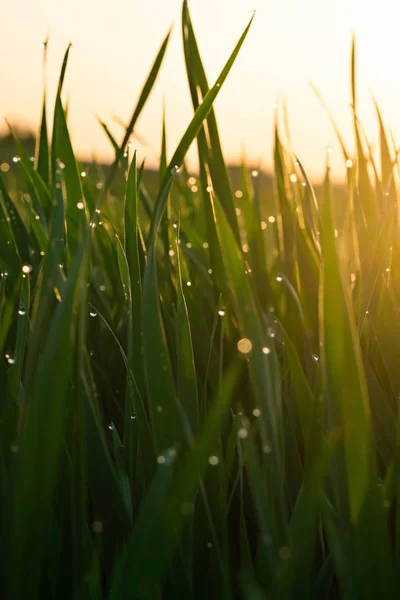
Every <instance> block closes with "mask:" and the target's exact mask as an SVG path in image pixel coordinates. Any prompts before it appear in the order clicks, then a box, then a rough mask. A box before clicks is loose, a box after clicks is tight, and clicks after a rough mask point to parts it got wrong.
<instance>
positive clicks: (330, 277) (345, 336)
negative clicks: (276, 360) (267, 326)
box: [320, 175, 374, 521]
mask: <svg viewBox="0 0 400 600" xmlns="http://www.w3.org/2000/svg"><path fill="white" fill-rule="evenodd" d="M331 203H332V198H331V188H330V182H329V176H328V175H327V176H326V180H325V187H324V207H323V218H322V223H323V230H322V233H323V243H322V249H323V261H322V272H321V284H320V335H321V344H322V367H323V375H324V395H325V402H326V415H327V427H328V430H331V429H337V430H338V432H340V435H341V436H342V448H343V461H344V464H343V465H342V468H343V469H345V470H344V473H346V479H345V480H343V476H341V477H340V480H336V481H335V483H334V486H335V488H336V493H337V494H338V496H337V497H336V502H337V505H338V510H339V511H340V513H342V514H343V512H342V511H343V510H344V511H345V512H346V510H347V509H348V510H349V517H350V518H351V520H352V521H356V520H357V517H358V514H359V512H360V510H361V508H362V506H363V503H364V502H365V500H366V496H367V493H368V487H369V485H370V481H371V475H372V473H374V464H373V459H372V443H371V442H372V438H371V420H370V407H369V401H368V394H367V389H366V383H365V376H364V373H363V369H362V362H361V354H360V347H359V341H358V339H357V334H356V328H355V321H354V315H353V308H352V306H351V303H350V299H349V297H348V289H346V287H345V285H344V283H343V281H342V277H341V273H340V265H339V261H338V257H337V251H336V247H335V238H334V232H333V230H334V226H333V222H332V214H331V211H332V208H331ZM343 503H344V504H343ZM344 514H345V513H344Z"/></svg>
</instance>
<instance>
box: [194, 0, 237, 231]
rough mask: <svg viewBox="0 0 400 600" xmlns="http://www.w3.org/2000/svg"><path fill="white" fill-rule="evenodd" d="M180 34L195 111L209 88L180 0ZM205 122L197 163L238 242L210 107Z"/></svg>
mask: <svg viewBox="0 0 400 600" xmlns="http://www.w3.org/2000/svg"><path fill="white" fill-rule="evenodd" d="M182 33H183V41H184V54H185V62H186V73H187V77H188V81H189V87H190V91H191V96H192V103H193V107H194V110H195V111H197V109H198V107H199V105H200V102H201V100H202V99H203V100H204V99H205V98H206V96H207V94H208V92H209V85H208V81H207V77H206V74H205V71H204V67H203V63H202V60H201V57H200V52H199V49H198V45H197V40H196V36H195V33H194V29H193V25H192V20H191V16H190V12H189V7H188V3H187V0H184V3H183V7H182ZM200 94H201V95H200ZM206 123H207V133H208V136H209V149H210V151H209V152H207V154H206V153H205V152H204V150H202V148H204V149H205V148H206V147H207V146H208V143H207V138H206V136H205V135H204V136H203V138H202V139H203V143H201V144H200V145H199V152H200V164H203V163H205V164H208V165H209V168H210V174H211V179H212V182H213V186H214V189H215V192H216V194H217V195H218V197H219V199H220V202H221V203H222V205H223V207H224V210H225V211H226V214H227V217H228V220H229V223H230V225H231V227H232V229H233V231H234V233H235V236H236V239H237V240H239V239H240V238H239V229H238V225H237V220H236V216H235V209H234V205H233V194H232V190H231V186H230V183H229V178H228V172H227V169H226V165H225V162H224V159H223V154H222V148H221V142H220V138H219V133H218V126H217V120H216V117H215V112H214V109H213V108H212V109H211V110H210V113H209V115H208V117H207V122H206Z"/></svg>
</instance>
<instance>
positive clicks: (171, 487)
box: [111, 364, 237, 600]
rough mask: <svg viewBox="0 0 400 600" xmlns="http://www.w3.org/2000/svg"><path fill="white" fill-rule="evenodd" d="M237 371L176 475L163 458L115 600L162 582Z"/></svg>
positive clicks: (126, 555) (115, 589) (127, 553)
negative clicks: (184, 508) (183, 507)
mask: <svg viewBox="0 0 400 600" xmlns="http://www.w3.org/2000/svg"><path fill="white" fill-rule="evenodd" d="M236 367H237V365H236V364H235V365H233V366H232V368H231V369H230V371H228V373H227V375H226V376H225V378H224V381H223V382H222V385H221V388H220V390H219V392H218V397H217V398H216V399H215V404H214V406H213V408H212V409H211V411H210V413H209V415H208V418H207V422H206V423H205V424H204V426H203V428H202V430H201V431H200V433H199V435H198V436H197V438H196V440H195V442H194V445H193V447H192V448H191V449H190V451H189V452H188V453H187V455H186V456H185V457H184V458H183V459H182V461H180V463H179V464H178V465H177V467H176V472H175V473H172V471H173V467H172V460H173V456H174V454H172V455H171V454H168V453H167V455H166V456H165V457H164V462H163V464H162V465H161V467H160V468H159V471H158V473H157V475H156V477H155V479H154V481H153V484H152V487H151V488H150V490H149V493H148V496H147V498H145V499H144V500H143V504H142V508H141V512H140V514H139V516H138V519H137V522H136V524H135V527H134V529H133V532H132V536H131V539H130V541H129V542H128V545H127V547H126V550H125V552H124V555H123V556H122V559H121V563H120V566H119V569H117V571H116V576H115V579H114V582H113V585H112V593H111V598H112V600H119V598H127V599H130V598H132V600H133V599H134V598H137V597H146V596H147V595H148V594H149V592H153V591H154V589H157V587H158V585H159V583H160V582H161V581H162V577H163V575H164V573H165V569H166V567H167V565H168V563H169V562H170V560H171V558H172V556H173V553H174V550H175V548H176V544H177V540H178V538H179V532H180V531H181V529H182V526H183V524H184V521H185V514H184V513H185V511H182V506H186V504H190V505H192V503H193V495H194V493H195V491H196V488H197V487H198V485H199V482H200V481H201V479H202V477H203V474H204V472H205V471H206V468H207V465H208V459H209V456H210V453H211V452H212V449H213V448H214V447H215V443H216V440H217V439H218V437H219V433H220V429H221V426H222V423H223V422H224V420H225V419H226V416H227V412H228V410H229V406H230V403H231V400H232V391H233V387H234V385H235V381H236V376H235V373H236V370H237V368H236ZM160 488H161V489H160ZM139 549H140V551H139Z"/></svg>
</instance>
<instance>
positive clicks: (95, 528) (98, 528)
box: [92, 521, 103, 533]
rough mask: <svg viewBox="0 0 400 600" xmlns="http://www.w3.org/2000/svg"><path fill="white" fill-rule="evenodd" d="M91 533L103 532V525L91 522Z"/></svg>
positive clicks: (98, 522) (99, 522)
mask: <svg viewBox="0 0 400 600" xmlns="http://www.w3.org/2000/svg"><path fill="white" fill-rule="evenodd" d="M92 531H93V533H101V532H102V531H103V523H102V522H101V521H93V523H92Z"/></svg>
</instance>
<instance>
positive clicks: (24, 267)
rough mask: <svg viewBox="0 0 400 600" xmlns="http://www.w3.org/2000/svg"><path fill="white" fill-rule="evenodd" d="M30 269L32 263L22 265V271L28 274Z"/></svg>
mask: <svg viewBox="0 0 400 600" xmlns="http://www.w3.org/2000/svg"><path fill="white" fill-rule="evenodd" d="M31 271H32V265H22V272H23V273H25V275H28V274H29V273H30V272H31Z"/></svg>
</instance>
